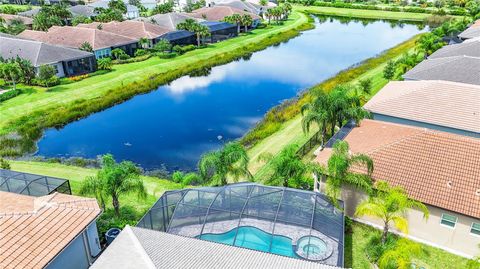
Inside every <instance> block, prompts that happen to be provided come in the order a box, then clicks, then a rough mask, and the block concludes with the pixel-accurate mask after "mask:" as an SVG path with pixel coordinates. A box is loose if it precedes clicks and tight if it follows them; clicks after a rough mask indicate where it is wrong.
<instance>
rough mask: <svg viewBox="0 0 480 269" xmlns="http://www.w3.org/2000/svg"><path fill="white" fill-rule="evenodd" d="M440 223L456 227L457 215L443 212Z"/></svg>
mask: <svg viewBox="0 0 480 269" xmlns="http://www.w3.org/2000/svg"><path fill="white" fill-rule="evenodd" d="M440 223H441V224H442V225H445V226H448V227H451V228H455V224H457V217H455V216H452V215H449V214H445V213H443V214H442V220H441V221H440Z"/></svg>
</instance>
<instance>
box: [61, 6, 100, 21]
mask: <svg viewBox="0 0 480 269" xmlns="http://www.w3.org/2000/svg"><path fill="white" fill-rule="evenodd" d="M67 9H68V10H69V11H70V13H72V16H73V17H80V16H83V17H87V18H90V19H93V18H95V17H96V16H97V15H98V13H97V12H96V11H95V8H94V7H91V6H85V5H76V6H71V7H69V8H67Z"/></svg>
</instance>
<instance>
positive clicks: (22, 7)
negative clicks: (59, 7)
mask: <svg viewBox="0 0 480 269" xmlns="http://www.w3.org/2000/svg"><path fill="white" fill-rule="evenodd" d="M4 7H12V8H15V9H16V10H18V11H20V12H22V11H27V10H30V9H34V8H38V7H34V6H29V5H17V4H1V5H0V9H1V8H4Z"/></svg>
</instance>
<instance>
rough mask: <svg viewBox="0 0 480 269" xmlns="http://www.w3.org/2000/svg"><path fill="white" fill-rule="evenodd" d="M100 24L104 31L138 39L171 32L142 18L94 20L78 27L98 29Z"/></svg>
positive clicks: (152, 37)
mask: <svg viewBox="0 0 480 269" xmlns="http://www.w3.org/2000/svg"><path fill="white" fill-rule="evenodd" d="M99 25H101V29H102V31H106V32H110V33H113V34H117V35H121V36H125V37H129V38H133V39H136V40H139V39H140V38H143V37H146V38H148V39H154V38H158V37H160V36H162V35H163V34H165V33H168V32H169V30H168V29H167V28H165V27H161V26H158V25H155V24H153V23H150V22H145V21H140V20H138V21H122V22H108V23H100V22H93V23H89V24H79V25H78V26H77V27H83V28H91V29H98V27H99Z"/></svg>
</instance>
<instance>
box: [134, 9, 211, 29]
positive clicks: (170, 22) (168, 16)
mask: <svg viewBox="0 0 480 269" xmlns="http://www.w3.org/2000/svg"><path fill="white" fill-rule="evenodd" d="M186 19H194V20H197V21H203V20H202V19H197V18H194V17H190V16H188V15H187V14H185V13H178V12H170V13H165V14H156V15H153V16H150V17H147V18H145V17H139V18H137V19H135V20H139V21H145V22H150V23H153V24H156V25H159V26H161V27H163V28H166V29H168V30H170V31H173V30H176V29H177V25H178V24H179V23H182V22H184V21H185V20H186Z"/></svg>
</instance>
